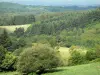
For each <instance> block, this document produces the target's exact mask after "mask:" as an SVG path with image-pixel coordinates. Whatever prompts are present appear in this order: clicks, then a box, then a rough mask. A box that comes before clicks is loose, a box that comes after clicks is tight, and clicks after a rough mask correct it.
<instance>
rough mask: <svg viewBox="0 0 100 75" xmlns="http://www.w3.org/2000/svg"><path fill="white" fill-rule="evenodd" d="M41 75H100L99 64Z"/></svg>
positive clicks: (13, 74) (73, 67) (62, 68)
mask: <svg viewBox="0 0 100 75" xmlns="http://www.w3.org/2000/svg"><path fill="white" fill-rule="evenodd" d="M0 75H20V74H18V73H17V72H6V73H4V72H3V73H0ZM42 75H100V62H98V63H91V64H83V65H77V66H71V67H59V68H57V69H56V70H55V71H51V72H49V73H44V74H42Z"/></svg>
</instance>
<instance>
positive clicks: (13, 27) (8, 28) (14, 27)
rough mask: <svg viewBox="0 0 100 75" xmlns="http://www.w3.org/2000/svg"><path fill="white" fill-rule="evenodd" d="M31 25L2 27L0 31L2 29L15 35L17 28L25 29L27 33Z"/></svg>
mask: <svg viewBox="0 0 100 75" xmlns="http://www.w3.org/2000/svg"><path fill="white" fill-rule="evenodd" d="M30 25H31V24H26V25H11V26H0V30H1V29H6V30H7V32H8V33H13V32H14V31H15V29H16V28H20V27H22V28H24V30H25V31H26V30H27V28H28V27H29V26H30Z"/></svg>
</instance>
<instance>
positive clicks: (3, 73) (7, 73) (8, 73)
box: [0, 72, 19, 75]
mask: <svg viewBox="0 0 100 75" xmlns="http://www.w3.org/2000/svg"><path fill="white" fill-rule="evenodd" d="M0 75H19V74H18V73H17V72H2V73H0Z"/></svg>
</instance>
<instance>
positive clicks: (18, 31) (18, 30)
mask: <svg viewBox="0 0 100 75" xmlns="http://www.w3.org/2000/svg"><path fill="white" fill-rule="evenodd" d="M14 34H15V35H16V36H17V37H20V36H23V35H24V28H21V27H20V28H16V30H15V31H14Z"/></svg>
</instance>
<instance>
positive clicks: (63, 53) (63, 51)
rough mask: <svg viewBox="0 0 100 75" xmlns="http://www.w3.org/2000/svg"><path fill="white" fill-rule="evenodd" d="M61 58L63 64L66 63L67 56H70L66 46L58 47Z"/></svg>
mask: <svg viewBox="0 0 100 75" xmlns="http://www.w3.org/2000/svg"><path fill="white" fill-rule="evenodd" d="M59 52H60V56H61V60H62V62H63V64H64V65H68V58H69V57H70V53H69V48H67V47H60V48H59Z"/></svg>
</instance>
